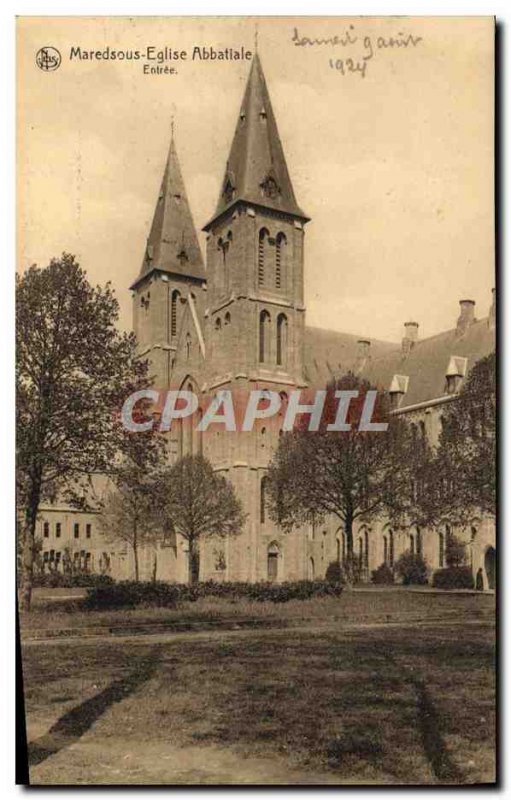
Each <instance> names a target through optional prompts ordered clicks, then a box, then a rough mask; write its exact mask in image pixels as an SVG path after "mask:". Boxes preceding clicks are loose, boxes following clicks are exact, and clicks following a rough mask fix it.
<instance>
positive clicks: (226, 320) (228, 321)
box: [224, 311, 231, 325]
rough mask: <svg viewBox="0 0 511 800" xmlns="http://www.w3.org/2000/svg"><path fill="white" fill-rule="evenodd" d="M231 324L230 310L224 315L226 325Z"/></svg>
mask: <svg viewBox="0 0 511 800" xmlns="http://www.w3.org/2000/svg"><path fill="white" fill-rule="evenodd" d="M230 324H231V315H230V313H229V311H228V312H227V314H226V315H225V317H224V325H230Z"/></svg>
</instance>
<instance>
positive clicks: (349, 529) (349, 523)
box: [344, 514, 355, 589]
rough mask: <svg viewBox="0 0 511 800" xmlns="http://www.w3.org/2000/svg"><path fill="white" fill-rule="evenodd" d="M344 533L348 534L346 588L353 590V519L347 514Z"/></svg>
mask: <svg viewBox="0 0 511 800" xmlns="http://www.w3.org/2000/svg"><path fill="white" fill-rule="evenodd" d="M344 532H345V534H346V563H345V565H344V578H345V581H346V588H348V589H351V588H352V586H353V583H354V578H355V575H354V567H355V557H354V555H353V517H352V515H351V514H347V515H346V517H345V520H344Z"/></svg>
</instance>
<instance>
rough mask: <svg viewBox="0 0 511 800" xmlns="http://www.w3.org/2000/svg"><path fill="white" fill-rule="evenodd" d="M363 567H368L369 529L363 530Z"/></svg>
mask: <svg viewBox="0 0 511 800" xmlns="http://www.w3.org/2000/svg"><path fill="white" fill-rule="evenodd" d="M364 567H365V568H366V569H367V568H368V567H369V531H364Z"/></svg>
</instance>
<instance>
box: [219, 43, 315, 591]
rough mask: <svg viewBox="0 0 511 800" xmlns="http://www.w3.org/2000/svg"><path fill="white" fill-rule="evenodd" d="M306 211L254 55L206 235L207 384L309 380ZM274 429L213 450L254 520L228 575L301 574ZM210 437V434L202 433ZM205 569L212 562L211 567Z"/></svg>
mask: <svg viewBox="0 0 511 800" xmlns="http://www.w3.org/2000/svg"><path fill="white" fill-rule="evenodd" d="M307 221H308V218H307V216H306V215H305V214H304V212H303V211H302V210H301V209H300V207H299V206H298V204H297V202H296V199H295V195H294V191H293V186H292V184H291V179H290V177H289V172H288V168H287V165H286V160H285V157H284V151H283V148H282V143H281V141H280V137H279V133H278V129H277V124H276V121H275V116H274V113H273V109H272V105H271V102H270V97H269V94H268V89H267V86H266V81H265V79H264V75H263V71H262V67H261V63H260V60H259V57H258V55H257V54H256V56H255V58H254V60H253V62H252V66H251V70H250V75H249V78H248V83H247V86H246V89H245V93H244V96H243V100H242V103H241V108H240V112H239V116H238V120H237V124H236V130H235V133H234V138H233V141H232V145H231V149H230V153H229V158H228V161H227V165H226V169H225V175H224V177H223V181H222V185H221V190H220V197H219V200H218V204H217V207H216V210H215V213H214V216H213V217H212V219H211V220H210V221H209V222H208V223H207V224H206V225H205V227H204V230H205V231H206V232H207V267H208V292H207V294H208V310H207V315H206V320H205V322H206V337H205V339H206V364H207V375H208V386H209V387H210V389H213V388H215V389H217V388H229V389H231V390H232V391H233V392H234V393H236V394H237V395H238V396H245V397H246V396H247V394H248V392H249V391H250V390H251V389H264V388H266V389H271V390H274V391H278V392H280V393H281V396H282V397H283V399H284V401H285V395H286V394H287V393H288V392H289V391H290V390H291V389H294V388H299V387H301V386H303V385H304V379H303V333H304V316H305V308H304V289H303V237H304V225H305V223H306V222H307ZM277 437H278V430H276V429H275V426H269V425H264V424H261V425H259V426H258V428H257V429H256V430H254V431H252V432H250V433H246V434H240V433H229V432H222V431H217V432H216V434H215V436H210V437H208V441H209V445H208V447H207V451H208V455H209V457H210V458H211V460H212V461H213V463H214V465H215V467H216V468H217V469H218V470H225V473H226V477H228V478H229V480H230V481H231V482H232V483H233V484H234V486H235V488H236V490H237V492H238V495H239V497H240V498H241V499H242V501H243V504H244V507H245V511H246V512H247V513H248V515H249V517H248V520H247V524H246V528H245V531H244V532H243V535H242V536H240V537H238V538H237V539H233V540H231V541H228V542H226V543H225V549H226V553H225V561H226V577H227V578H228V579H231V580H261V579H267V578H271V579H275V578H276V579H280V578H282V577H284V575H285V576H286V578H292V577H303V563H302V562H304V559H303V557H302V555H301V554H300V553H299V552H298V551H299V549H300V548H299V546H298V545H297V539H298V537H293V541H291V537H288V539H289V541H284V539H285V537H282V536H281V535H280V533H279V531H278V529H276V527H275V526H274V525H273V523H272V522H271V521H270V520H269V518H268V514H267V513H266V510H265V497H264V491H265V490H264V476H265V472H266V468H267V465H268V460H269V457H270V456H271V452H272V451H273V450H274V448H275V446H276V444H277ZM205 441H206V439H205ZM204 568H205V570H206V573H207V572H208V567H207V559H206V564H205V567H204Z"/></svg>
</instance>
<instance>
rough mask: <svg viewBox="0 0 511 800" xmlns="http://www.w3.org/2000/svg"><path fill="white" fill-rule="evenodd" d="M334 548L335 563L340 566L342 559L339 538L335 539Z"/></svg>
mask: <svg viewBox="0 0 511 800" xmlns="http://www.w3.org/2000/svg"><path fill="white" fill-rule="evenodd" d="M335 546H336V556H337V563H338V564H340V563H341V558H342V551H341V540H340V538H339V536H337V537H336V540H335Z"/></svg>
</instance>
